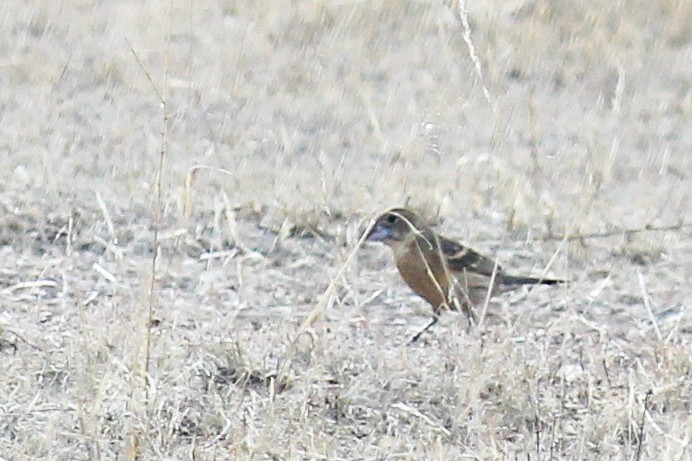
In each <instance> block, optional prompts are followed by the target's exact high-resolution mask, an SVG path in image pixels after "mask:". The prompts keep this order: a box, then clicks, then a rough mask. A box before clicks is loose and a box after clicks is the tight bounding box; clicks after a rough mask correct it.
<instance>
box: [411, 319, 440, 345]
mask: <svg viewBox="0 0 692 461" xmlns="http://www.w3.org/2000/svg"><path fill="white" fill-rule="evenodd" d="M439 319H440V316H439V315H438V314H433V318H432V320H431V321H430V323H428V324H427V325H426V326H425V328H423V329H422V330H421V331H419V332H418V333H416V334H415V335H414V336H413V338H411V341H409V342H408V343H409V344H413V343H415V342H416V341H418V338H420V335H422V334H423V333H425V332H426V331H428V330H429V329H430V327H431V326H433V325H435V324H436V323H437V321H438V320H439Z"/></svg>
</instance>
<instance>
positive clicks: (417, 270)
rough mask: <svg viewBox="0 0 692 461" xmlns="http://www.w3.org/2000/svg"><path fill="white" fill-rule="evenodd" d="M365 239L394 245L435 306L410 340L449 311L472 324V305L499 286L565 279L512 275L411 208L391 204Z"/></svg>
mask: <svg viewBox="0 0 692 461" xmlns="http://www.w3.org/2000/svg"><path fill="white" fill-rule="evenodd" d="M366 240H367V241H370V242H381V243H384V244H385V245H387V246H389V247H390V248H391V249H392V250H393V252H394V259H395V261H396V266H397V268H398V269H399V274H400V275H401V277H402V278H403V279H404V281H405V282H406V283H407V284H408V285H409V287H411V289H412V290H413V291H414V292H415V293H416V294H418V295H419V296H420V297H421V298H423V299H424V300H426V301H427V302H428V303H429V304H430V306H431V307H432V310H433V317H432V320H431V321H430V323H429V324H428V325H427V326H425V328H423V329H422V330H420V331H419V332H418V333H416V335H415V336H413V338H412V339H411V341H410V342H411V343H413V342H415V341H417V340H418V338H420V336H421V335H422V334H423V333H424V332H425V331H427V330H428V329H430V327H432V326H433V325H435V324H436V323H437V321H438V320H439V317H440V314H441V313H442V312H443V311H445V310H451V311H458V312H459V311H460V312H463V313H464V314H465V315H466V316H467V317H468V319H469V328H471V326H472V325H474V324H476V325H477V324H478V317H477V315H476V313H475V311H474V308H475V307H478V306H483V305H484V303H486V302H487V300H489V299H490V298H491V297H492V296H493V295H495V294H497V293H498V292H500V291H503V290H506V289H512V288H516V287H519V286H521V285H538V284H542V285H556V284H560V283H565V280H561V279H554V278H544V277H524V276H516V275H510V274H508V273H506V272H505V271H504V270H503V269H502V267H501V266H499V265H498V264H497V262H496V261H495V260H492V259H490V258H487V257H485V256H483V255H481V254H480V253H478V252H476V251H474V250H473V249H471V248H469V247H467V246H464V245H461V244H459V243H457V242H455V241H454V240H451V239H449V238H446V237H443V236H441V235H438V234H437V233H435V232H434V231H433V230H432V229H430V228H429V227H428V226H427V225H426V224H425V223H424V222H423V221H422V220H421V219H420V218H419V217H418V216H417V215H416V214H415V213H414V212H413V211H411V210H409V209H407V208H392V209H390V210H388V211H385V212H384V213H382V214H381V215H379V217H378V218H377V219H376V220H375V223H374V224H373V225H372V227H371V229H370V231H369V232H368V234H367V236H366Z"/></svg>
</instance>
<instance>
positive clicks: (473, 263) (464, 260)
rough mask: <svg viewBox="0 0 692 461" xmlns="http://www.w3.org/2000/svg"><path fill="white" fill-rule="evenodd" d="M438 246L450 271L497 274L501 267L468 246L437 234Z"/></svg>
mask: <svg viewBox="0 0 692 461" xmlns="http://www.w3.org/2000/svg"><path fill="white" fill-rule="evenodd" d="M438 238H439V242H440V248H441V250H442V253H443V254H444V255H445V259H446V260H447V266H448V267H449V269H450V270H451V271H452V272H463V271H467V272H477V273H479V274H483V275H487V276H488V277H490V276H492V275H493V272H495V273H496V274H499V273H500V272H501V271H502V268H501V267H500V266H499V265H496V264H495V261H493V260H492V259H490V258H486V257H485V256H483V255H481V254H480V253H477V252H476V251H474V250H472V249H471V248H469V247H466V246H463V245H459V244H458V243H456V242H454V241H453V240H450V239H448V238H445V237H442V236H439V237H438Z"/></svg>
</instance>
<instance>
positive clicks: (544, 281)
mask: <svg viewBox="0 0 692 461" xmlns="http://www.w3.org/2000/svg"><path fill="white" fill-rule="evenodd" d="M502 283H503V284H505V285H539V284H541V285H557V284H558V283H567V281H566V280H560V279H548V278H542V277H520V276H515V275H505V276H503V277H502Z"/></svg>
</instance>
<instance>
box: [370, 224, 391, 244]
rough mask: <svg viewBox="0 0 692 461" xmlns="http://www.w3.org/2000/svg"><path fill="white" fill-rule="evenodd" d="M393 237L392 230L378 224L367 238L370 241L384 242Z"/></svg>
mask: <svg viewBox="0 0 692 461" xmlns="http://www.w3.org/2000/svg"><path fill="white" fill-rule="evenodd" d="M391 238H392V230H391V229H388V228H386V227H384V226H380V225H378V224H376V225H375V227H373V228H372V229H371V230H370V233H369V234H368V236H367V237H366V238H365V239H366V240H367V241H369V242H383V241H385V240H389V239H391Z"/></svg>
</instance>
